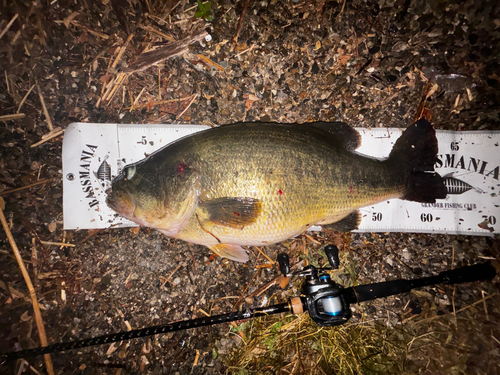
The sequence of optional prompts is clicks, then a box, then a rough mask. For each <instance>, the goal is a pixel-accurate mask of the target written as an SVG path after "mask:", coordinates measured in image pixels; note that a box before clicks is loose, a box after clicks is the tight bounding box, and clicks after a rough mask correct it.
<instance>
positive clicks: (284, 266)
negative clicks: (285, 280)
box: [278, 253, 290, 277]
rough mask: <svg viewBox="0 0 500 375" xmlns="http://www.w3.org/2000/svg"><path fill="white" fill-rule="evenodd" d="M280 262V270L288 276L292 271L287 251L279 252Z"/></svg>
mask: <svg viewBox="0 0 500 375" xmlns="http://www.w3.org/2000/svg"><path fill="white" fill-rule="evenodd" d="M278 264H279V266H280V272H281V273H282V274H283V276H285V277H286V276H287V275H288V274H289V273H290V257H289V256H288V254H287V253H279V254H278Z"/></svg>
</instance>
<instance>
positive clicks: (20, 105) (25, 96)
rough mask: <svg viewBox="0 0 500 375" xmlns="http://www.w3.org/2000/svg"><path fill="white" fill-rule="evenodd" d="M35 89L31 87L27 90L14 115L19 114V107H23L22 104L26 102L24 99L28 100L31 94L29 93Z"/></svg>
mask: <svg viewBox="0 0 500 375" xmlns="http://www.w3.org/2000/svg"><path fill="white" fill-rule="evenodd" d="M34 87H35V85H32V86H31V87H30V89H29V90H28V92H27V93H26V95H24V97H23V100H21V103H19V107H17V112H16V113H19V112H21V107H22V106H23V104H24V102H25V101H26V99H27V98H28V95H29V94H31V91H33V88H34Z"/></svg>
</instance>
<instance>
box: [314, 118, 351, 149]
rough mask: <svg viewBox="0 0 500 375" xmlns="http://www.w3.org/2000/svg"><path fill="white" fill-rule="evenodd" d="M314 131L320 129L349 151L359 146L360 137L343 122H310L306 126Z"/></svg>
mask: <svg viewBox="0 0 500 375" xmlns="http://www.w3.org/2000/svg"><path fill="white" fill-rule="evenodd" d="M307 125H308V126H312V127H314V128H316V129H320V130H322V131H323V132H325V133H328V134H330V135H331V136H333V138H335V139H336V140H337V141H338V142H339V144H340V145H342V146H343V147H345V148H346V149H347V150H349V151H354V150H356V149H357V148H358V147H359V146H361V135H360V134H359V132H358V131H357V130H356V129H354V128H352V127H350V126H349V125H348V124H346V123H345V122H321V121H319V122H311V123H309V124H307Z"/></svg>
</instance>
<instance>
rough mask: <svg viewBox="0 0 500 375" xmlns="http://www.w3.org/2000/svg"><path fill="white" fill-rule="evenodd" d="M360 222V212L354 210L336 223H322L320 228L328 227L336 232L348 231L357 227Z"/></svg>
mask: <svg viewBox="0 0 500 375" xmlns="http://www.w3.org/2000/svg"><path fill="white" fill-rule="evenodd" d="M360 223H361V212H359V211H358V210H356V211H354V212H351V213H350V214H349V215H347V216H346V217H344V218H343V219H341V220H339V221H337V222H336V223H332V224H327V225H322V228H323V229H330V230H333V231H336V232H350V231H352V230H354V229H358V227H359V224H360Z"/></svg>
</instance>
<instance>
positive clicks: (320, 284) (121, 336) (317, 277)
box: [0, 245, 496, 365]
mask: <svg viewBox="0 0 500 375" xmlns="http://www.w3.org/2000/svg"><path fill="white" fill-rule="evenodd" d="M324 250H325V253H326V255H327V259H328V262H329V263H330V266H331V267H327V268H317V267H314V266H311V265H309V266H306V267H305V268H304V269H302V270H300V271H295V272H290V262H289V257H288V255H287V254H285V253H281V254H279V255H278V264H279V266H280V271H281V273H282V274H283V275H284V276H287V277H291V276H300V277H305V280H304V283H303V284H302V287H301V289H300V292H301V296H298V297H292V298H290V299H289V300H288V302H286V303H281V304H278V305H273V306H269V307H260V308H248V309H246V310H240V311H236V312H231V313H228V314H222V315H214V316H210V317H204V318H197V319H189V320H182V321H178V322H173V323H167V324H163V325H157V326H153V327H147V328H142V329H136V330H132V331H124V332H118V333H113V334H110V335H103V336H97V337H92V338H88V339H83V340H77V341H69V342H62V343H57V344H52V345H48V346H45V347H39V348H35V349H28V350H21V351H17V352H10V353H1V354H0V365H2V364H4V363H6V362H7V361H11V360H16V359H19V358H25V357H33V356H37V355H42V354H47V353H53V352H59V351H65V350H72V349H79V348H85V347H89V346H95V345H102V344H108V343H112V342H119V341H125V340H130V339H135V338H139V337H146V336H151V335H157V334H160V333H168V332H175V331H181V330H186V329H191V328H197V327H205V326H209V325H213V324H220V323H227V322H233V321H236V320H243V319H250V318H257V317H260V316H267V315H273V314H281V313H293V314H301V313H303V312H308V313H309V315H310V317H311V318H312V320H313V321H314V322H316V323H317V324H318V325H319V326H321V327H331V326H336V325H340V324H344V323H345V322H347V321H348V320H349V319H350V318H351V309H350V305H351V304H353V303H360V302H364V301H370V300H374V299H377V298H383V297H388V296H392V295H395V294H400V293H408V292H410V291H411V290H412V289H415V288H421V287H424V286H429V285H436V284H448V285H452V284H460V283H466V282H472V281H481V280H489V279H492V278H493V277H495V275H496V270H495V267H493V266H492V265H491V264H490V263H479V264H476V265H473V266H466V267H462V268H458V269H455V270H450V271H444V272H441V273H439V274H438V275H435V276H429V277H423V278H419V279H410V280H407V279H399V280H393V281H385V282H381V283H375V284H366V285H359V286H355V287H350V288H344V287H342V286H341V285H339V284H337V283H335V282H334V281H333V280H332V279H331V278H330V275H328V274H327V273H325V272H324V271H329V270H333V269H338V268H339V257H338V248H337V247H336V246H334V245H328V246H326V247H325V249H324Z"/></svg>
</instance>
